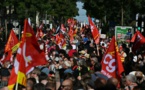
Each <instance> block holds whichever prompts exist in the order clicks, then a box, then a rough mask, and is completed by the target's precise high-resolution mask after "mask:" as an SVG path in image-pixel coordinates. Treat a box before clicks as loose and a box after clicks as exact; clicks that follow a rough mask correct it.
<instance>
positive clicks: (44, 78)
mask: <svg viewBox="0 0 145 90" xmlns="http://www.w3.org/2000/svg"><path fill="white" fill-rule="evenodd" d="M47 79H48V76H47V74H45V73H44V72H41V74H40V75H39V81H40V82H41V81H42V80H47Z"/></svg>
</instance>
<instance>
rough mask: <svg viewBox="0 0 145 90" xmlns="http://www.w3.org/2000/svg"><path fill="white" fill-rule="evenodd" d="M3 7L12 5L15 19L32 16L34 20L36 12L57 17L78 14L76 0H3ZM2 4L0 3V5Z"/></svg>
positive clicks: (44, 16)
mask: <svg viewBox="0 0 145 90" xmlns="http://www.w3.org/2000/svg"><path fill="white" fill-rule="evenodd" d="M3 1H4V2H3V3H4V5H3V7H7V6H8V7H10V10H12V7H14V12H13V14H12V15H13V17H14V18H15V19H24V18H28V17H30V18H32V19H33V20H35V17H36V14H37V12H39V15H40V18H43V19H44V18H46V15H50V16H52V17H55V18H57V19H62V18H68V17H74V16H76V15H78V9H77V7H76V1H77V0H3ZM1 5H2V4H1V3H0V6H1Z"/></svg>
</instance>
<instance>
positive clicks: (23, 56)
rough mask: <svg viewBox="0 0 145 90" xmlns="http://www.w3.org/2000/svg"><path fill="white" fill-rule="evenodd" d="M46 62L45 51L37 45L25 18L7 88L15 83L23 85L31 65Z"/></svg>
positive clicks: (10, 87)
mask: <svg viewBox="0 0 145 90" xmlns="http://www.w3.org/2000/svg"><path fill="white" fill-rule="evenodd" d="M46 63H47V61H46V58H45V53H44V52H43V51H41V50H40V48H39V47H38V43H37V41H36V38H35V35H34V33H33V29H32V28H31V26H30V25H29V24H28V20H27V19H26V20H25V25H24V33H23V35H22V40H21V44H20V47H19V49H18V51H17V56H16V59H15V62H14V68H13V70H12V73H11V76H10V80H9V83H8V86H9V89H10V90H11V89H12V88H13V86H14V84H15V83H19V84H22V85H24V86H25V85H26V74H27V73H28V72H30V71H31V69H32V68H33V67H35V66H38V65H44V64H46ZM11 79H12V80H11Z"/></svg>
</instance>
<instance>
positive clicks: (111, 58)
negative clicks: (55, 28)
mask: <svg viewBox="0 0 145 90" xmlns="http://www.w3.org/2000/svg"><path fill="white" fill-rule="evenodd" d="M118 51H119V49H118V46H117V43H116V41H115V37H113V38H112V41H111V43H110V45H109V48H108V49H107V52H106V54H105V55H104V57H103V60H102V70H101V72H102V73H103V74H104V75H106V76H108V77H109V78H110V77H114V78H118V79H120V78H121V74H122V72H123V71H124V68H123V65H122V62H121V57H120V55H119V52H118Z"/></svg>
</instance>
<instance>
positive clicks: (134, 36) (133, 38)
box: [130, 33, 137, 42]
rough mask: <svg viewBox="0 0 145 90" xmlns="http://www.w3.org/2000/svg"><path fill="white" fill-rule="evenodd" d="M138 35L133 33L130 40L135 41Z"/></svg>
mask: <svg viewBox="0 0 145 90" xmlns="http://www.w3.org/2000/svg"><path fill="white" fill-rule="evenodd" d="M136 35H137V33H135V34H134V35H133V37H132V38H131V41H130V42H134V41H135V38H136Z"/></svg>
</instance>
